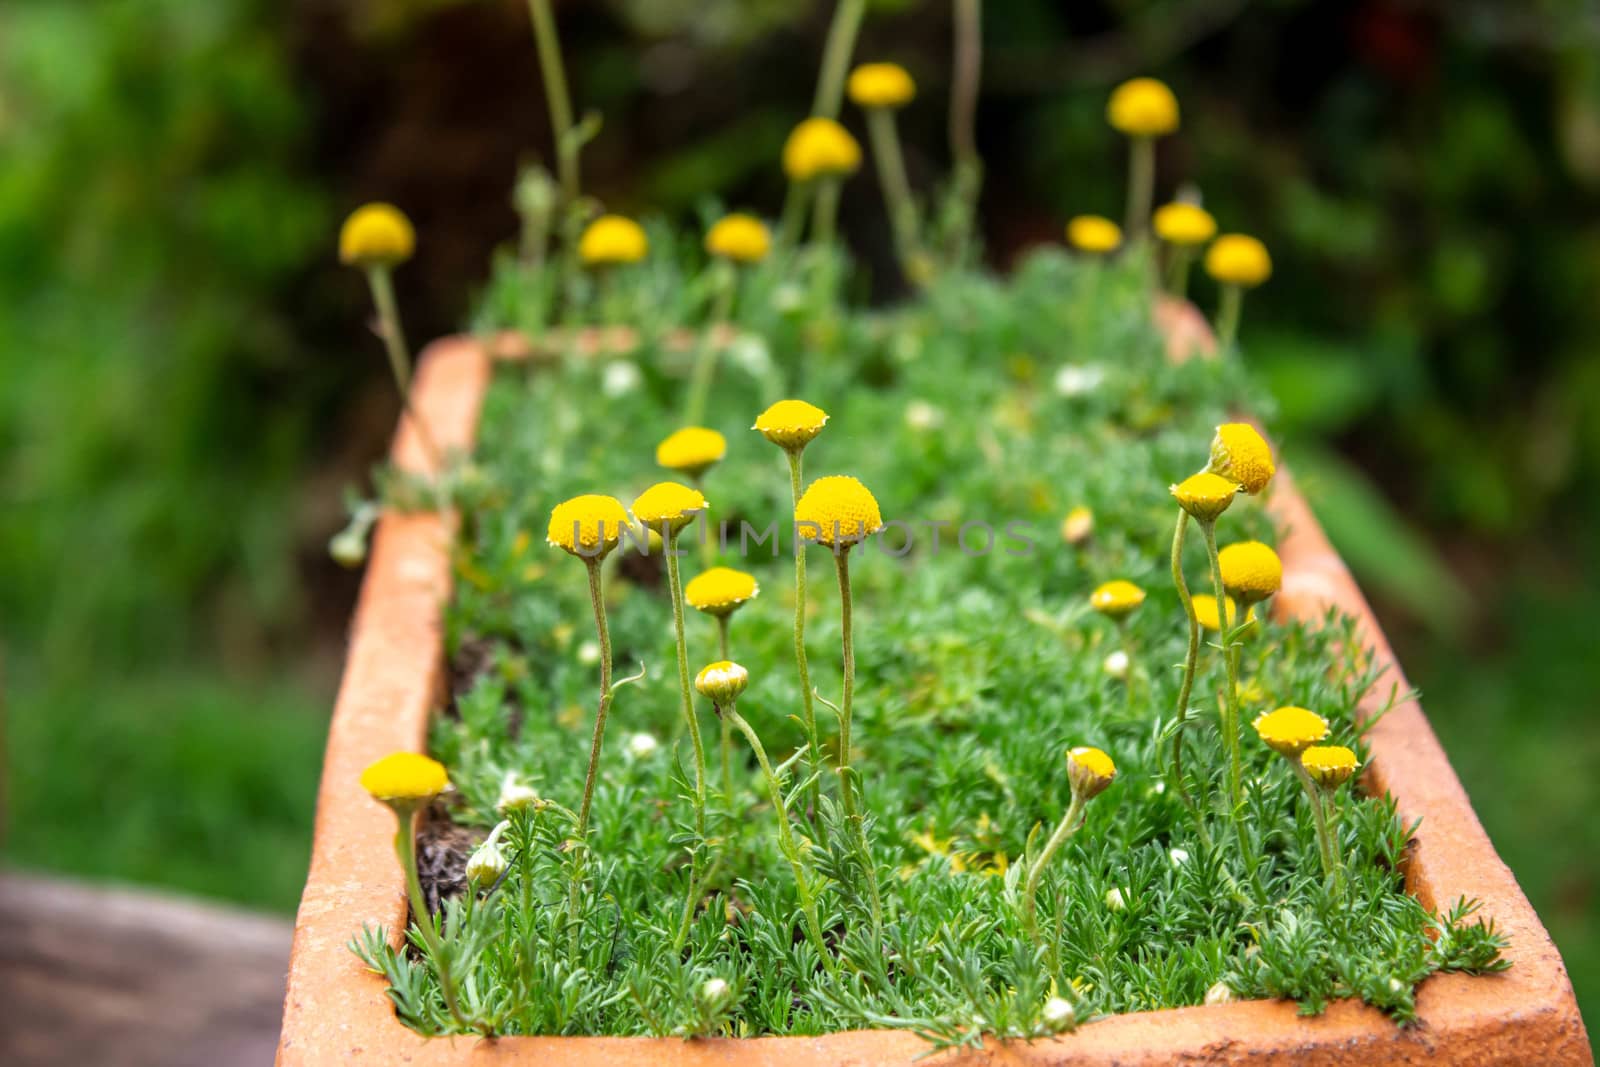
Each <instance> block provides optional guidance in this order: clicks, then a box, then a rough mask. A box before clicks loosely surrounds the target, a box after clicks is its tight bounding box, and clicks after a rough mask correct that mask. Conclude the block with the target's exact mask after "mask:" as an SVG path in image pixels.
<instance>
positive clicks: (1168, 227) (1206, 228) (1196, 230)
mask: <svg viewBox="0 0 1600 1067" xmlns="http://www.w3.org/2000/svg"><path fill="white" fill-rule="evenodd" d="M1150 223H1151V225H1152V226H1154V227H1155V231H1156V236H1157V237H1159V238H1161V239H1162V240H1163V241H1167V242H1169V243H1171V244H1175V245H1185V246H1190V247H1192V246H1194V245H1203V244H1205V243H1206V242H1207V241H1209V240H1211V239H1212V238H1213V237H1215V236H1216V235H1217V220H1216V219H1214V218H1212V217H1211V212H1209V211H1207V210H1206V209H1205V208H1203V207H1201V206H1200V205H1199V204H1186V203H1184V202H1183V201H1181V200H1176V201H1173V202H1172V203H1170V204H1162V205H1161V206H1160V207H1158V208H1156V213H1155V215H1154V216H1152V218H1151V220H1150Z"/></svg>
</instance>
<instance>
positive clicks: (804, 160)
mask: <svg viewBox="0 0 1600 1067" xmlns="http://www.w3.org/2000/svg"><path fill="white" fill-rule="evenodd" d="M860 167H861V145H859V144H858V143H856V139H855V138H854V137H852V136H850V131H848V130H846V129H845V128H844V127H843V126H841V125H839V124H838V123H837V122H835V121H834V120H833V119H828V118H823V117H821V116H820V115H813V116H812V117H811V118H808V119H806V120H805V121H804V122H802V123H800V125H798V126H796V127H795V128H794V131H793V132H792V133H790V134H789V139H788V140H787V141H785V142H784V144H783V172H784V173H785V174H787V175H788V176H789V179H790V180H791V181H797V182H808V181H811V180H813V179H815V178H830V177H845V176H847V175H850V174H854V173H855V172H856V171H857V170H858V169H859V168H860Z"/></svg>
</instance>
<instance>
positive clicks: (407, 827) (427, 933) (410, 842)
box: [394, 806, 488, 1033]
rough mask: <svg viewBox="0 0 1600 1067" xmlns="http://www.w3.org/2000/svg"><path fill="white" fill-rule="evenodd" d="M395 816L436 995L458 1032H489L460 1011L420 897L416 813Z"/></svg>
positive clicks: (398, 811) (397, 843)
mask: <svg viewBox="0 0 1600 1067" xmlns="http://www.w3.org/2000/svg"><path fill="white" fill-rule="evenodd" d="M394 813H395V817H396V818H397V819H398V820H399V821H400V828H399V829H398V830H396V831H395V835H394V851H395V854H396V855H397V856H399V857H400V866H401V868H402V869H403V870H404V871H405V875H406V895H407V896H408V897H410V899H411V914H412V915H413V916H415V917H416V921H417V932H418V933H420V934H421V935H422V941H423V944H425V945H427V946H428V955H430V956H432V957H433V962H434V965H435V966H437V967H438V969H439V992H440V993H442V994H443V995H444V1006H445V1007H446V1008H448V1009H449V1011H450V1017H451V1018H452V1019H454V1020H455V1021H456V1025H457V1026H459V1027H461V1029H463V1030H476V1031H478V1032H479V1033H488V1029H487V1027H486V1026H485V1024H483V1023H474V1022H469V1021H468V1020H467V1017H466V1015H465V1014H463V1013H462V1011H461V1002H460V1000H459V999H458V998H457V996H456V983H455V978H454V977H453V976H452V975H451V974H450V963H449V961H448V960H446V959H445V955H444V950H443V946H442V945H441V944H440V940H439V934H438V931H436V930H434V928H433V913H432V912H430V911H429V910H428V899H427V897H425V896H423V895H422V882H421V881H420V880H419V879H418V878H417V841H416V837H415V835H414V834H413V833H412V829H411V820H412V816H413V815H415V814H416V811H415V809H414V808H412V807H409V806H407V807H396V808H395V811H394Z"/></svg>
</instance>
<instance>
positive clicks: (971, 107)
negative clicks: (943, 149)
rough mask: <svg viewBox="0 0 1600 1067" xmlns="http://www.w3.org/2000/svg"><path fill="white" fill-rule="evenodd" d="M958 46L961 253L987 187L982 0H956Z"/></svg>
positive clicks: (953, 92) (954, 90)
mask: <svg viewBox="0 0 1600 1067" xmlns="http://www.w3.org/2000/svg"><path fill="white" fill-rule="evenodd" d="M954 19H955V47H954V55H953V56H952V58H951V67H952V69H953V71H954V78H953V81H952V83H951V86H950V129H949V137H950V156H951V158H952V160H954V164H955V165H954V167H953V168H952V178H953V181H954V187H955V191H956V195H957V197H958V200H959V203H960V204H961V217H960V220H959V222H958V225H957V231H958V232H957V233H956V235H955V242H954V243H955V247H956V251H957V254H958V255H960V254H963V253H964V252H965V250H966V244H967V235H968V233H969V232H970V231H971V229H972V220H973V218H974V217H975V216H976V214H977V211H978V193H979V191H980V190H981V189H982V187H983V159H982V157H980V156H979V155H978V135H977V125H978V123H977V116H978V82H979V78H980V76H981V75H982V72H983V4H982V0H955V11H954Z"/></svg>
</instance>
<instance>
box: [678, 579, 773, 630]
mask: <svg viewBox="0 0 1600 1067" xmlns="http://www.w3.org/2000/svg"><path fill="white" fill-rule="evenodd" d="M760 592H761V587H760V586H759V585H757V584H756V579H755V575H753V574H746V573H745V572H744V571H736V570H734V569H733V568H732V567H712V568H711V569H710V570H708V571H706V572H705V573H704V574H700V575H697V576H696V577H695V578H694V580H692V581H691V582H690V583H689V584H688V585H686V586H684V587H683V598H684V599H685V600H687V601H688V602H689V604H690V606H691V607H693V608H695V609H697V610H699V611H703V612H705V613H706V614H707V615H715V616H717V617H719V618H720V617H722V616H725V615H732V614H733V613H734V612H735V611H736V610H738V608H739V606H740V605H741V604H743V603H744V602H745V601H746V600H753V599H755V597H756V595H757V594H759V593H760Z"/></svg>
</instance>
